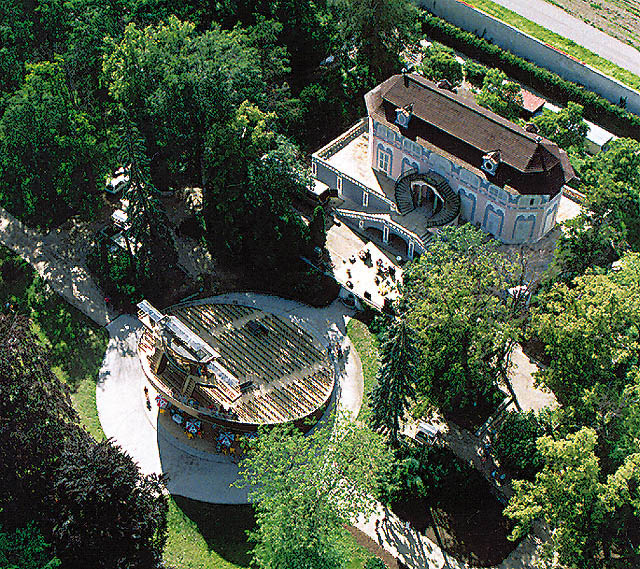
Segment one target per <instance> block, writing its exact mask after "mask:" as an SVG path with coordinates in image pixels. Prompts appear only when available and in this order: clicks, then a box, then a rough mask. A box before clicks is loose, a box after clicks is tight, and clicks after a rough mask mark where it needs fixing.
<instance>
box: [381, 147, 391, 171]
mask: <svg viewBox="0 0 640 569" xmlns="http://www.w3.org/2000/svg"><path fill="white" fill-rule="evenodd" d="M390 154H391V153H390V152H389V151H388V150H385V149H384V148H382V147H379V148H378V170H381V171H382V172H384V173H385V174H386V175H387V176H390V175H391V173H390V172H389V170H391V156H390Z"/></svg>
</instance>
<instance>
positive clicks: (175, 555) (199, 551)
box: [164, 496, 255, 569]
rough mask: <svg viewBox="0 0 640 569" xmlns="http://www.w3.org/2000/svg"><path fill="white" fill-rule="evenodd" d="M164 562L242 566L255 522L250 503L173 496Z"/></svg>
mask: <svg viewBox="0 0 640 569" xmlns="http://www.w3.org/2000/svg"><path fill="white" fill-rule="evenodd" d="M167 522H168V529H169V537H168V539H167V545H166V547H165V554H164V562H165V563H166V564H167V565H168V566H169V567H176V568H179V569H183V568H184V569H245V568H248V567H249V564H250V561H251V556H250V554H249V551H250V550H251V547H252V545H251V544H249V543H248V541H247V536H246V531H247V530H249V529H252V528H253V527H254V525H255V521H254V519H253V512H252V509H251V506H222V505H216V504H207V503H204V502H198V501H196V500H190V499H188V498H183V497H180V496H174V497H172V498H171V499H170V502H169V515H168V518H167Z"/></svg>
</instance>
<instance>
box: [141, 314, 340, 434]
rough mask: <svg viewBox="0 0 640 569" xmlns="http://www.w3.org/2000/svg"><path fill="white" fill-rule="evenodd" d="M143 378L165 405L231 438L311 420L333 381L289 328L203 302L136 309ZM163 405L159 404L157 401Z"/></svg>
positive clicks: (313, 348) (305, 335)
mask: <svg viewBox="0 0 640 569" xmlns="http://www.w3.org/2000/svg"><path fill="white" fill-rule="evenodd" d="M138 308H139V313H138V317H139V318H140V320H141V322H142V323H143V324H144V325H145V329H144V332H143V334H142V337H141V339H140V342H139V344H138V354H139V356H140V361H141V363H142V367H143V369H144V372H145V374H146V376H147V378H148V379H149V381H150V382H151V383H152V384H153V386H154V387H155V388H156V389H157V390H158V391H159V392H160V394H161V397H162V398H164V400H165V401H166V403H167V404H168V405H171V406H173V407H174V408H177V409H180V410H181V411H183V412H186V413H188V414H189V415H191V416H192V417H196V418H197V419H201V420H202V421H205V422H209V423H213V424H218V425H221V426H223V427H225V428H226V429H230V430H235V431H255V430H257V428H258V427H259V426H260V425H275V424H279V423H285V422H291V421H293V422H297V423H300V424H301V423H303V421H304V419H306V418H308V417H312V416H315V417H319V416H320V415H321V414H322V412H323V411H324V409H325V407H326V404H327V403H328V401H329V399H330V397H331V393H332V391H333V387H334V383H335V376H334V368H333V365H332V362H331V361H330V360H329V358H328V355H327V352H326V349H324V348H323V346H322V345H321V344H320V342H319V341H318V340H316V339H315V338H314V337H313V335H312V334H311V333H310V332H309V331H307V330H304V329H303V328H301V327H300V326H298V325H297V324H295V323H294V322H293V321H291V320H289V319H287V318H284V317H279V316H276V315H274V314H271V313H268V312H264V311H262V310H259V309H256V308H252V307H248V306H243V305H241V304H216V303H214V302H211V301H207V302H198V301H195V302H192V303H186V304H181V305H176V306H173V307H170V308H168V309H166V310H165V312H164V313H162V312H160V311H158V310H157V309H155V308H154V307H153V306H151V305H150V304H149V303H148V302H146V301H143V302H141V303H140V304H139V305H138ZM159 403H160V405H164V402H163V401H159Z"/></svg>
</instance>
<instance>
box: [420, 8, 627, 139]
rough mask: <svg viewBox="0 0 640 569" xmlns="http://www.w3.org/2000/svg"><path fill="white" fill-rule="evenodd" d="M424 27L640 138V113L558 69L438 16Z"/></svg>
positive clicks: (427, 17) (598, 120)
mask: <svg viewBox="0 0 640 569" xmlns="http://www.w3.org/2000/svg"><path fill="white" fill-rule="evenodd" d="M422 31H423V32H425V33H426V34H427V35H428V36H429V37H431V38H433V39H435V40H437V41H440V42H442V43H444V44H446V45H449V46H451V47H453V48H454V49H457V50H459V51H461V52H463V53H465V54H467V55H468V56H469V57H472V58H474V59H477V60H479V61H481V62H482V63H484V64H486V65H489V66H491V67H495V66H499V67H500V69H502V70H503V71H504V72H505V73H507V75H509V76H510V77H513V78H514V79H517V80H518V81H522V82H523V83H524V84H526V85H530V86H531V87H532V88H534V89H536V90H538V91H540V92H541V93H543V94H544V95H545V96H547V97H549V98H551V99H555V100H557V101H559V102H561V103H563V104H566V103H567V102H569V101H575V102H576V103H579V104H581V105H582V106H583V107H584V113H585V116H586V117H587V118H588V119H589V120H592V121H595V122H596V123H597V124H601V125H602V126H604V127H605V128H608V129H611V130H613V131H614V132H615V133H616V134H618V135H619V136H630V137H632V138H636V139H640V117H638V116H636V115H634V114H632V113H630V112H629V111H627V110H625V109H623V108H622V107H619V106H617V105H614V104H613V103H610V102H609V101H607V100H606V99H603V98H602V97H600V96H599V95H596V94H595V93H593V92H592V91H588V90H587V89H585V88H584V87H582V86H580V85H577V84H575V83H571V82H570V81H566V80H564V79H562V78H561V77H559V76H558V75H556V74H555V73H553V72H551V71H548V70H547V69H543V68H541V67H538V66H537V65H535V64H533V63H531V62H529V61H526V60H525V59H522V58H521V57H518V56H516V55H514V54H512V53H510V52H508V51H505V50H503V49H502V48H500V47H498V46H496V45H493V44H491V43H489V42H488V41H487V40H485V39H482V38H480V37H478V36H476V35H475V34H472V33H470V32H465V31H463V30H461V29H460V28H457V27H456V26H454V25H452V24H450V23H448V22H447V21H445V20H442V19H440V18H437V17H436V16H433V15H431V14H429V13H426V12H425V13H424V14H423V19H422Z"/></svg>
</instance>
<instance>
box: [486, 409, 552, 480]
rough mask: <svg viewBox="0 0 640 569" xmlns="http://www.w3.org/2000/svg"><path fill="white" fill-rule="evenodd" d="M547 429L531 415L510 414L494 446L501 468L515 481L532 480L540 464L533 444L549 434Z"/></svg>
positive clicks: (502, 425) (528, 413) (540, 459)
mask: <svg viewBox="0 0 640 569" xmlns="http://www.w3.org/2000/svg"><path fill="white" fill-rule="evenodd" d="M548 427H549V425H548V424H547V425H545V424H544V423H543V418H542V417H540V416H538V415H536V414H535V413H534V412H533V411H529V412H527V413H523V412H520V413H518V412H516V411H509V413H508V414H507V416H506V418H505V420H504V422H503V423H502V424H501V425H500V431H499V433H498V436H497V438H496V439H495V440H494V444H493V453H494V454H495V456H496V458H497V459H498V460H499V461H500V466H501V467H502V468H504V469H505V470H507V472H509V473H510V474H511V475H512V476H513V477H515V478H526V479H527V480H533V478H534V477H535V475H536V473H537V472H538V471H539V470H540V469H541V468H542V464H543V463H542V457H541V456H540V452H539V451H538V449H537V447H536V440H537V439H538V437H541V436H542V435H545V434H548V433H547V430H548V429H547V428H548Z"/></svg>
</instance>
